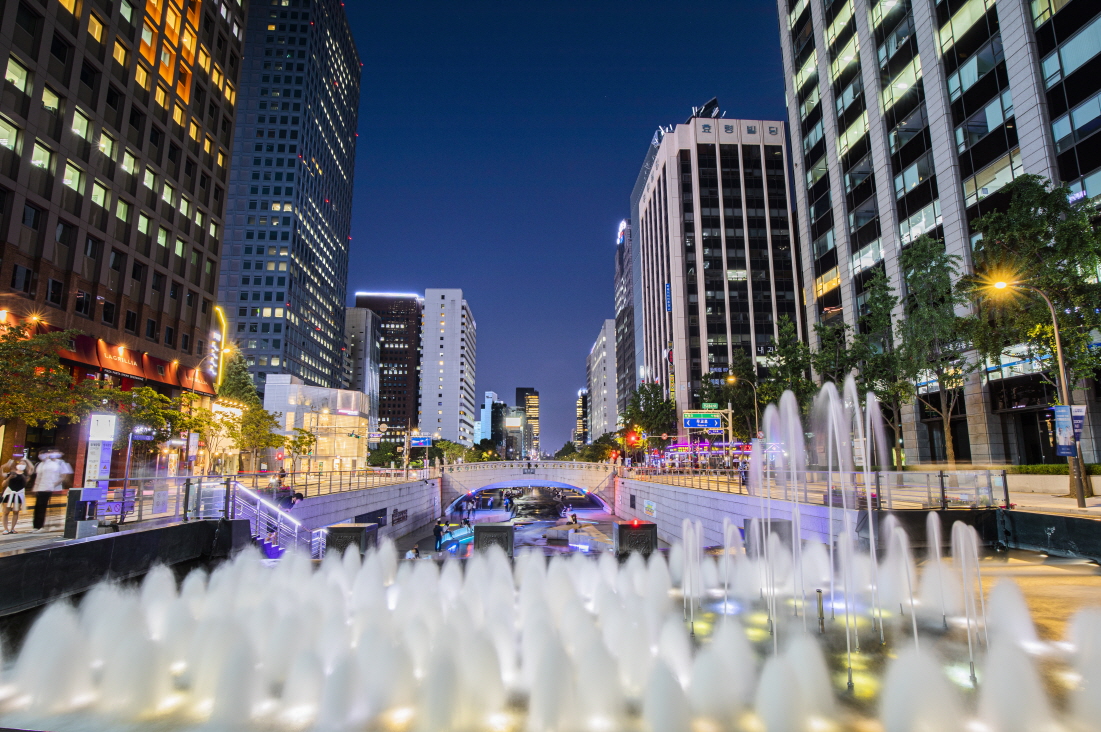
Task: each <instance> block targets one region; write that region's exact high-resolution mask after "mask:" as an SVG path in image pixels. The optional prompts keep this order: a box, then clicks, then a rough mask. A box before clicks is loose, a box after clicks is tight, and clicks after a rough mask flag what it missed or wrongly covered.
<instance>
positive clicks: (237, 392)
mask: <svg viewBox="0 0 1101 732" xmlns="http://www.w3.org/2000/svg"><path fill="white" fill-rule="evenodd" d="M225 369H226V372H225V376H224V377H223V378H222V385H221V386H220V387H218V397H219V398H220V399H232V400H233V401H236V402H241V403H242V404H253V403H256V404H259V403H260V395H259V393H257V391H256V385H255V384H254V383H253V381H252V374H250V373H249V370H248V363H246V361H245V357H244V356H242V355H241V352H240V351H234V352H233V355H232V356H231V357H230V359H229V362H228V363H226V365H225Z"/></svg>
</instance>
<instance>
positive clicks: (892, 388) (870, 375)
mask: <svg viewBox="0 0 1101 732" xmlns="http://www.w3.org/2000/svg"><path fill="white" fill-rule="evenodd" d="M864 291H865V293H866V294H867V297H866V299H865V301H864V308H865V310H864V314H863V315H861V316H860V325H861V328H860V331H861V332H860V333H858V334H856V335H855V336H854V337H853V346H852V350H853V352H854V358H855V360H857V361H858V362H859V365H860V378H861V385H862V386H863V390H866V391H871V392H873V393H874V394H875V396H876V399H878V400H879V404H880V407H881V409H882V412H883V415H884V420H885V421H886V422H887V424H888V425H889V426H890V428H891V432H892V433H893V437H894V442H893V443H892V446H891V462H892V464H893V466H894V469H895V470H902V448H901V445H902V405H903V404H907V403H909V402H910V401H911V400H912V399H913V397H914V383H913V382H912V381H910V380H909V379H907V378H906V373H905V370H904V368H903V366H904V362H903V360H902V358H901V356H902V354H901V353H900V352H899V344H898V342H897V338H898V336H899V334H900V333H901V329H900V328H901V325H900V323H899V322H898V321H897V320H896V318H895V308H896V306H897V305H898V297H897V296H896V295H895V290H894V288H893V287H891V283H890V280H888V279H887V275H886V273H884V271H883V269H882V268H880V267H877V268H876V269H875V270H874V271H873V272H872V275H871V278H870V279H869V280H868V282H867V283H866V284H865V287H864Z"/></svg>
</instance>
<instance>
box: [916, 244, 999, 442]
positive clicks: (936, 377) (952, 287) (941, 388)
mask: <svg viewBox="0 0 1101 732" xmlns="http://www.w3.org/2000/svg"><path fill="white" fill-rule="evenodd" d="M959 261H960V258H959V257H958V256H957V255H954V254H949V253H948V252H946V251H945V249H944V245H943V243H941V242H940V241H936V240H934V239H932V238H930V237H928V236H922V237H919V238H918V239H917V240H916V241H914V242H913V243H912V244H910V246H909V247H907V248H906V249H904V250H903V251H902V256H901V258H900V264H901V267H902V276H903V280H904V282H905V283H906V292H907V298H906V318H905V320H903V321H902V327H901V329H900V331H901V332H900V341H901V349H900V352H899V357H900V359H901V362H902V363H901V372H902V374H903V375H905V377H906V380H907V381H909V382H910V384H911V385H912V386H913V387H914V393H915V394H916V395H917V398H918V401H919V402H920V403H921V404H922V405H924V406H925V407H926V408H927V409H929V410H930V411H931V412H933V413H935V414H936V415H937V416H939V417H940V420H941V427H942V428H943V430H944V452H945V458H946V459H947V461H948V463H949V464H953V463H955V462H956V445H955V440H953V439H952V414H953V413H954V412H955V411H956V407H957V406H958V404H959V401H960V399H962V398H963V387H964V385H965V384H966V382H967V378H968V376H970V375H971V374H972V373H974V372H975V371H976V370H978V369H979V367H980V366H981V362H980V361H979V360H978V359H975V358H971V357H970V355H969V353H968V352H969V351H970V350H971V340H970V332H971V330H972V327H971V322H970V320H969V319H968V318H967V317H963V316H960V315H957V313H956V309H957V308H963V307H965V306H966V305H967V304H968V303H969V298H968V294H967V288H966V286H965V285H961V284H960V283H959V282H958V272H959V270H958V266H959V264H958V263H959ZM919 383H928V384H929V386H930V387H935V388H936V389H937V391H934V389H933V388H929V389H927V390H926V391H924V392H923V391H922V390H921V389H918V388H917V386H918V384H919Z"/></svg>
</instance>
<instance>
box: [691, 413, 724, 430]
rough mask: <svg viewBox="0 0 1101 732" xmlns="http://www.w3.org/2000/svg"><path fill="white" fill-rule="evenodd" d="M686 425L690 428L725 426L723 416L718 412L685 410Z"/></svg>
mask: <svg viewBox="0 0 1101 732" xmlns="http://www.w3.org/2000/svg"><path fill="white" fill-rule="evenodd" d="M684 426H685V428H686V429H690V430H700V429H707V428H709V427H713V428H718V427H722V426H723V418H722V415H721V414H719V413H718V412H685V413H684Z"/></svg>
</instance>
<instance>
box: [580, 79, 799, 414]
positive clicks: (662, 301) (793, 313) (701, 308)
mask: <svg viewBox="0 0 1101 732" xmlns="http://www.w3.org/2000/svg"><path fill="white" fill-rule="evenodd" d="M719 115H720V112H719V108H718V103H717V101H716V100H711V101H710V102H708V103H707V104H706V105H704V107H702V108H697V109H694V110H693V115H692V117H691V118H689V119H688V121H687V122H685V123H684V124H681V125H676V126H675V127H670V128H667V129H663V130H659V133H660V141H659V142H658V145H657V149H656V152H654V155H653V159H652V160H651V159H650V157H649V156H648V158H647V164H648V165H649V172H648V175H647V178H646V182H645V184H644V185H643V187H642V190H641V193H640V195H639V204H638V208H639V211H638V216H639V219H638V234H639V239H638V256H639V258H640V260H641V264H642V302H643V320H644V339H645V343H644V348H643V352H644V357H645V365H646V373H647V378H648V379H649V380H651V381H656V382H658V383H660V384H662V385H663V387H664V388H665V389H666V391H667V393H668V394H669V395H670V397H671V398H673V400H674V402H675V404H676V408H677V412H678V414H680V413H682V412H683V411H684V410H685V409H691V408H698V407H699V404H700V400H699V390H700V386H701V384H702V382H703V380H705V379H707V380H711V381H718V380H720V379H723V378H725V376H726V374H727V372H728V370H729V368H730V363H731V360H732V359H733V358H735V356H736V355H737V356H738V357H742V356H741V354H735V349H740V350H741V351H742V352H743V353H744V354H745V356H748V358H749V359H750V360H751V361H752V362H753V363H754V365H755V366H757V367H767V365H768V353H769V350H770V349H771V348H772V346H773V339H774V337H775V336H776V334H777V329H778V321H779V319H780V318H782V317H785V316H786V317H787V318H789V319H790V320H791V321H792V322H793V323H795V325H796V327H797V328H799V330H800V331H802V314H801V309H800V308H799V307H798V300H797V292H798V287H797V278H796V272H795V262H794V258H793V253H794V246H793V238H792V234H791V231H790V213H789V204H788V195H787V192H788V183H789V181H788V166H787V147H786V137H787V136H786V132H785V129H784V123H783V122H773V121H767V120H737V119H723V118H721V117H720V116H719ZM636 316H637V313H636ZM590 396H591V397H593V398H594V399H595V397H594V396H593V395H590ZM593 434H594V435H595V430H594V431H593Z"/></svg>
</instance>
